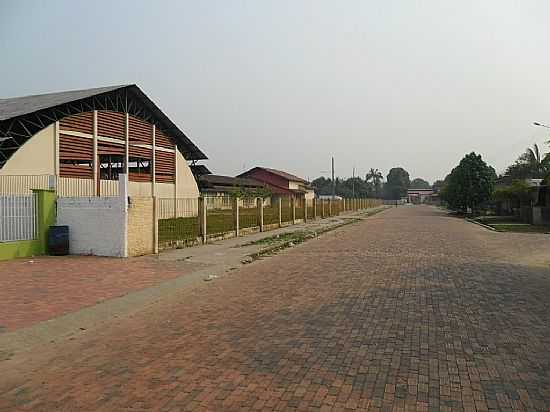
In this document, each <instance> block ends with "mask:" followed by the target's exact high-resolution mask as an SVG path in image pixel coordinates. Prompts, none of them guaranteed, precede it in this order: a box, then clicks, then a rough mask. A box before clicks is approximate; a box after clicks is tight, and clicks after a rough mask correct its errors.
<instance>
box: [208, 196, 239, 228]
mask: <svg viewBox="0 0 550 412" xmlns="http://www.w3.org/2000/svg"><path fill="white" fill-rule="evenodd" d="M205 201H206V234H207V235H208V236H218V235H222V234H225V233H227V232H231V231H234V230H235V215H234V212H233V203H234V202H235V199H234V198H233V197H231V196H215V197H205Z"/></svg>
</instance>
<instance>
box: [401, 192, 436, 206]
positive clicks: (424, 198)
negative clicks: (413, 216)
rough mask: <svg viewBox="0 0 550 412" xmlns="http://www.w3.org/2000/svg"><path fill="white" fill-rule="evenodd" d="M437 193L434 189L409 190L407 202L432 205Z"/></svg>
mask: <svg viewBox="0 0 550 412" xmlns="http://www.w3.org/2000/svg"><path fill="white" fill-rule="evenodd" d="M434 195H435V193H434V191H433V190H432V189H409V190H407V200H408V202H409V203H414V204H420V203H432V200H433V197H434Z"/></svg>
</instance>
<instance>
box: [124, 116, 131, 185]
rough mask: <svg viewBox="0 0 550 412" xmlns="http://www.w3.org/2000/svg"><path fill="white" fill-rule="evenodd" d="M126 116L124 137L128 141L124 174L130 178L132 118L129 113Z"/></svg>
mask: <svg viewBox="0 0 550 412" xmlns="http://www.w3.org/2000/svg"><path fill="white" fill-rule="evenodd" d="M125 114H126V121H125V127H124V137H125V139H126V145H125V154H124V172H125V173H126V176H128V175H129V171H130V165H129V164H128V163H129V162H130V116H129V115H128V113H125Z"/></svg>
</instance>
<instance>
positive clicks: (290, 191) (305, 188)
mask: <svg viewBox="0 0 550 412" xmlns="http://www.w3.org/2000/svg"><path fill="white" fill-rule="evenodd" d="M237 177H245V178H250V179H254V180H257V181H259V182H262V183H264V184H265V185H266V187H267V188H269V189H270V190H271V192H272V193H273V194H274V195H286V196H294V197H303V198H305V199H306V200H310V199H313V198H314V197H315V192H314V191H313V188H312V187H311V186H310V184H309V182H308V181H307V180H305V179H302V178H301V177H298V176H295V175H292V174H290V173H287V172H283V171H281V170H277V169H271V168H267V167H254V168H252V169H250V170H248V171H247V172H244V173H241V174H240V175H239V176H237Z"/></svg>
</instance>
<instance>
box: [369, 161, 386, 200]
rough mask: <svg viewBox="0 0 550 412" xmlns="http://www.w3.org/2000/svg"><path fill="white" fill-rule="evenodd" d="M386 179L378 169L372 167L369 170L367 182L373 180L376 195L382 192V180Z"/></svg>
mask: <svg viewBox="0 0 550 412" xmlns="http://www.w3.org/2000/svg"><path fill="white" fill-rule="evenodd" d="M383 179H384V176H383V175H382V172H381V171H380V170H378V169H374V168H372V167H371V168H370V170H369V172H368V173H367V175H366V176H365V182H367V183H369V182H370V181H372V185H373V189H374V190H373V192H374V193H373V195H374V196H380V195H381V193H382V180H383Z"/></svg>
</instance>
